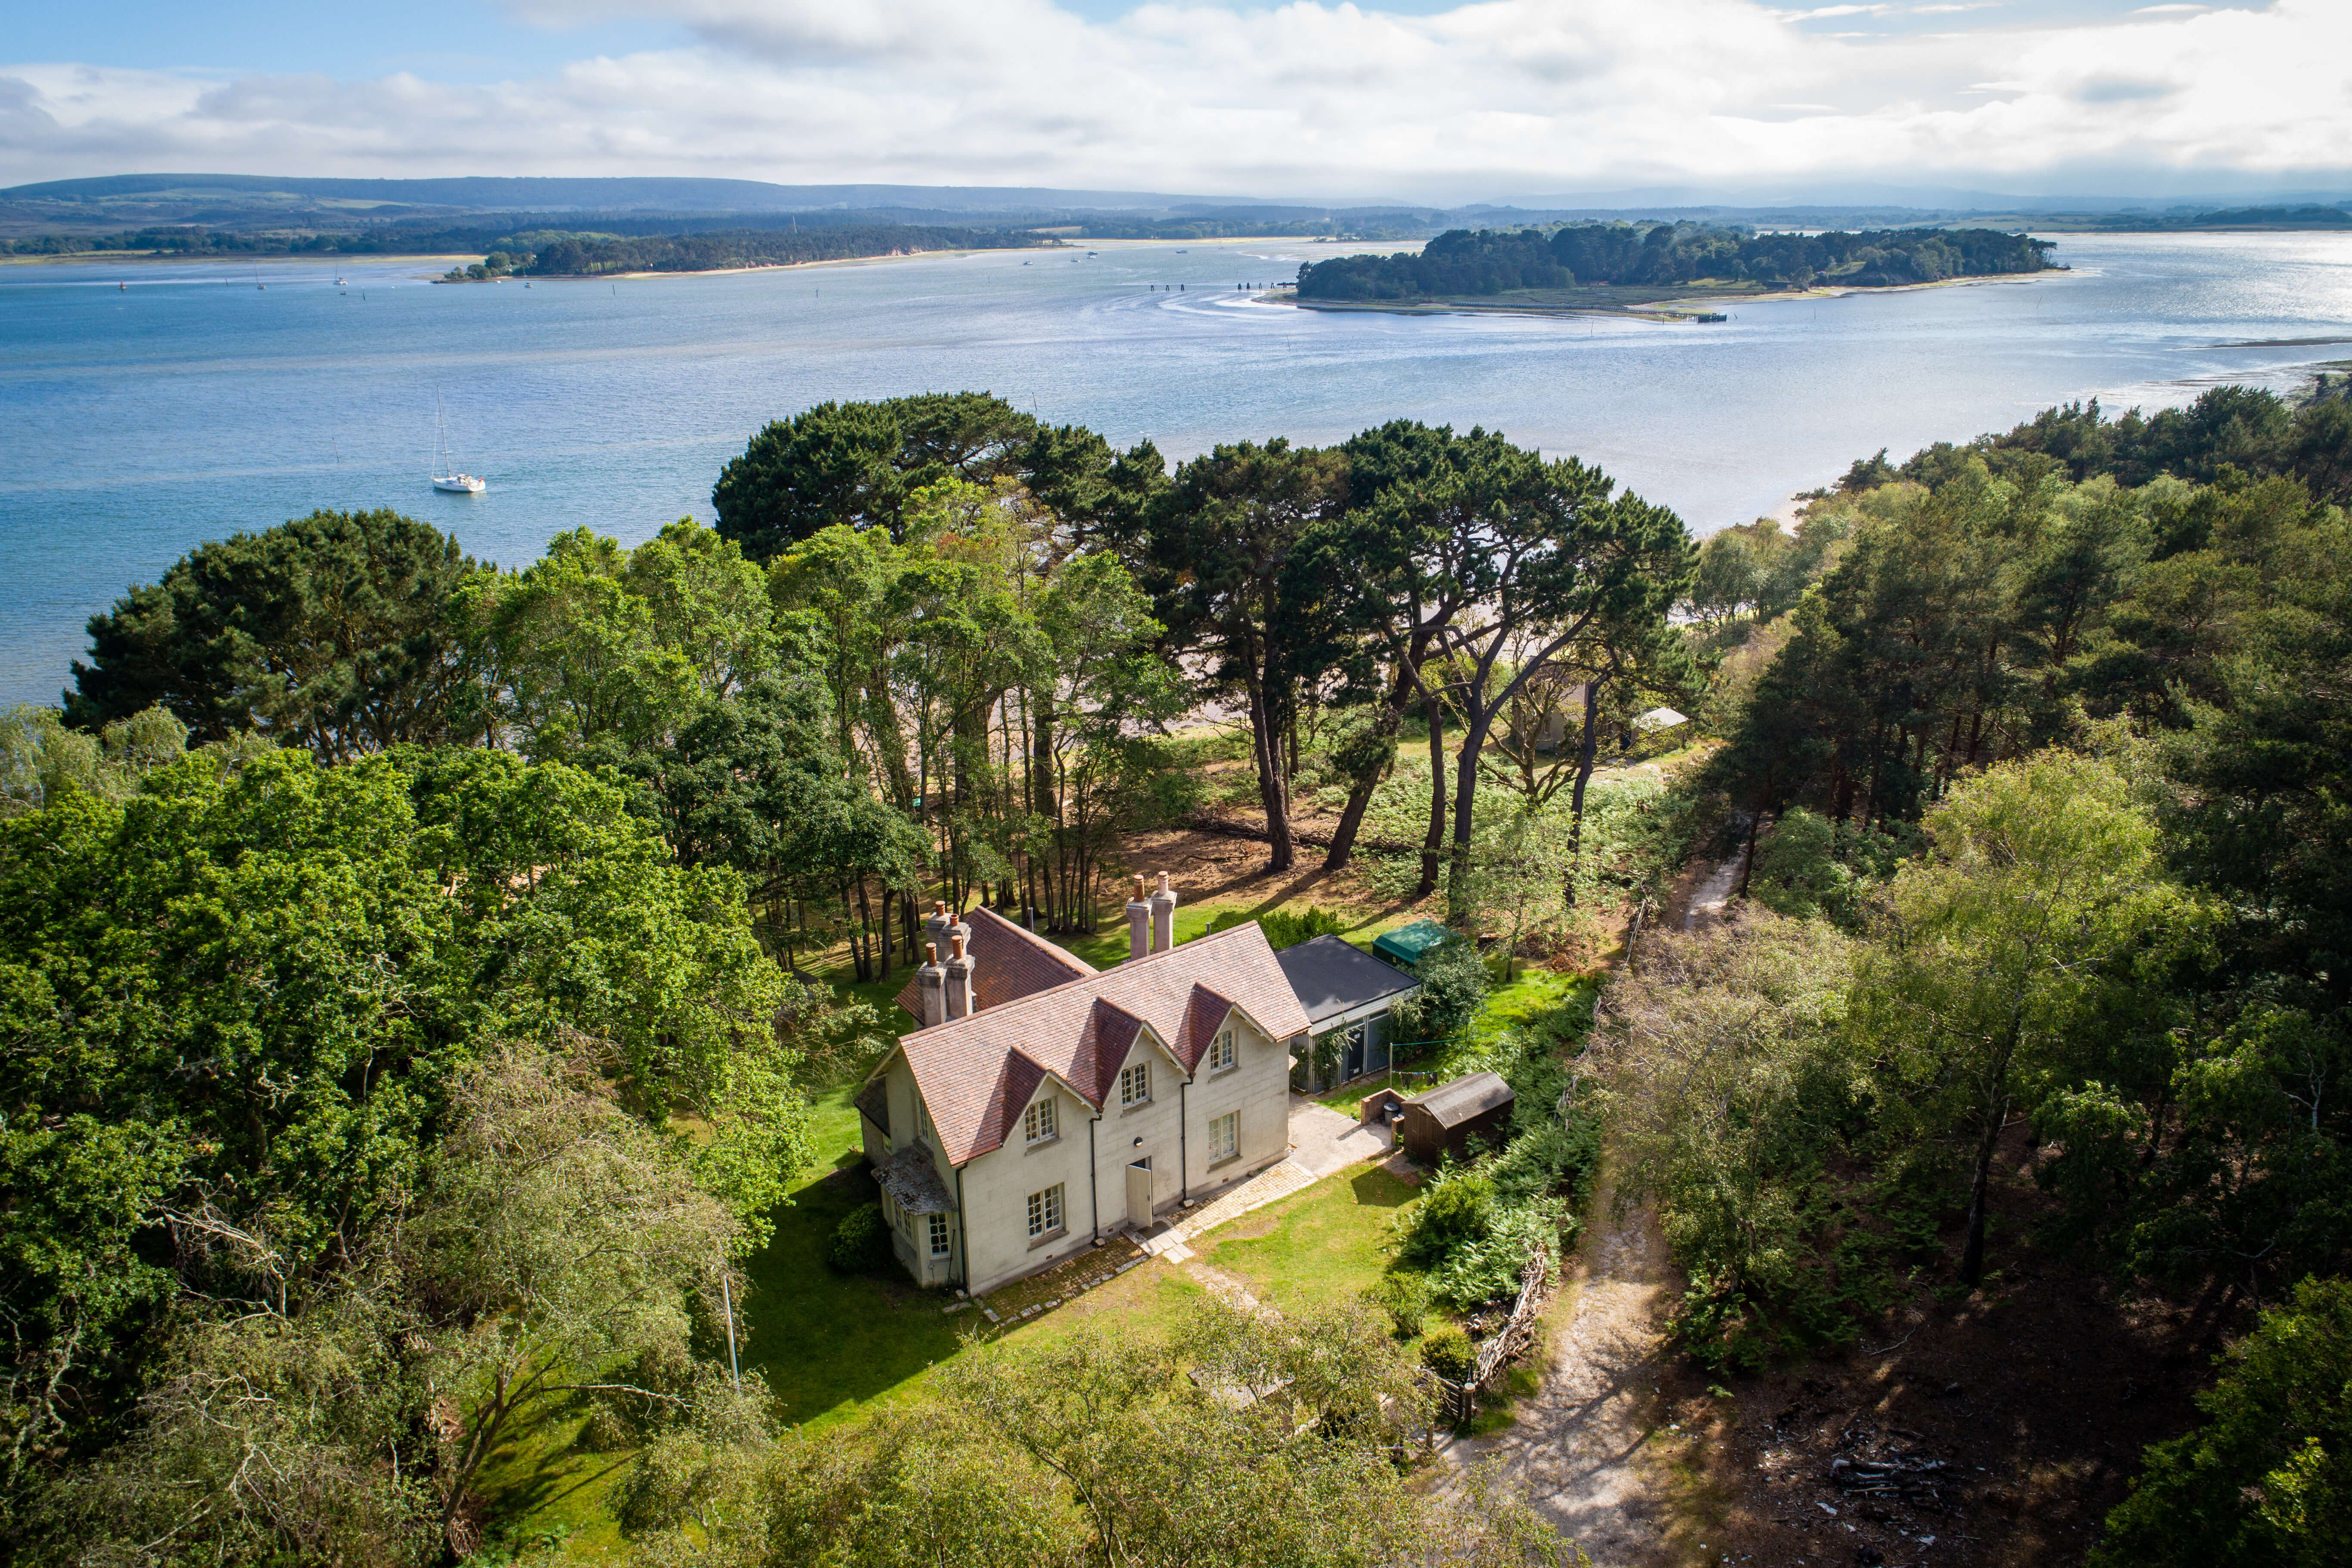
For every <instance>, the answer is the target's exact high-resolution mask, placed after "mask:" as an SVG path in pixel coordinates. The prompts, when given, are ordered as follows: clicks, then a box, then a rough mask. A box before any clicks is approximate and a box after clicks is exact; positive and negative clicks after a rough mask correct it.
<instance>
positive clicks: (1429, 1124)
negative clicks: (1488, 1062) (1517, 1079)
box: [1396, 1072, 1515, 1165]
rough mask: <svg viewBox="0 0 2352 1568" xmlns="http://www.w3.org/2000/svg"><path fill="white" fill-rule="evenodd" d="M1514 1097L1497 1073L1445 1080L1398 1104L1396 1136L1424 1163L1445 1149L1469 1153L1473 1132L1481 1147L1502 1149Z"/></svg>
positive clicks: (1462, 1157) (1459, 1154)
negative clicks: (1450, 1080) (1451, 1080)
mask: <svg viewBox="0 0 2352 1568" xmlns="http://www.w3.org/2000/svg"><path fill="white" fill-rule="evenodd" d="M1514 1098H1515V1097H1514V1096H1513V1095H1512V1093H1511V1086H1510V1085H1509V1084H1507V1083H1505V1082H1504V1081H1503V1079H1502V1078H1501V1076H1500V1075H1499V1074H1496V1073H1491V1072H1474V1073H1472V1074H1471V1075H1470V1076H1469V1077H1467V1078H1457V1079H1454V1081H1453V1082H1452V1083H1441V1084H1439V1085H1438V1086H1437V1087H1436V1088H1435V1089H1428V1090H1425V1091H1424V1092H1423V1093H1420V1094H1416V1095H1414V1096H1412V1098H1411V1099H1409V1100H1405V1101H1404V1102H1403V1103H1402V1105H1400V1106H1399V1107H1398V1108H1397V1119H1396V1131H1397V1142H1400V1143H1402V1144H1403V1145H1404V1147H1405V1150H1406V1152H1409V1153H1410V1154H1412V1157H1413V1158H1414V1159H1415V1160H1418V1161H1419V1162H1420V1163H1423V1164H1424V1165H1434V1164H1436V1163H1437V1162H1438V1160H1439V1158H1440V1157H1441V1156H1442V1155H1446V1154H1451V1155H1453V1156H1454V1158H1455V1159H1457V1160H1466V1159H1468V1158H1469V1157H1470V1141H1471V1140H1472V1139H1473V1138H1475V1139H1477V1140H1478V1142H1479V1144H1480V1146H1481V1147H1483V1148H1486V1149H1499V1148H1501V1147H1502V1146H1503V1142H1504V1141H1505V1139H1507V1137H1508V1136H1509V1129H1510V1124H1511V1102H1512V1100H1513V1099H1514Z"/></svg>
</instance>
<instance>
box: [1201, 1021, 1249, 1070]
mask: <svg viewBox="0 0 2352 1568" xmlns="http://www.w3.org/2000/svg"><path fill="white" fill-rule="evenodd" d="M1241 1059H1242V1058H1241V1043H1240V1041H1239V1040H1238V1039H1236V1038H1235V1037H1234V1026H1232V1025H1231V1024H1228V1025H1226V1026H1224V1027H1223V1028H1222V1029H1219V1030H1218V1031H1217V1037H1216V1038H1215V1039H1213V1040H1211V1041H1210V1042H1209V1070H1210V1071H1211V1072H1230V1071H1232V1070H1233V1068H1234V1066H1235V1065H1236V1064H1237V1063H1239V1062H1240V1060H1241Z"/></svg>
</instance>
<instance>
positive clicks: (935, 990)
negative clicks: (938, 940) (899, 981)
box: [915, 942, 948, 1029]
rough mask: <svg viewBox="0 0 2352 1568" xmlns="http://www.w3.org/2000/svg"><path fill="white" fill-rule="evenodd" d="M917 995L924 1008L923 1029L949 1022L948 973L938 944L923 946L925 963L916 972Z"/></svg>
mask: <svg viewBox="0 0 2352 1568" xmlns="http://www.w3.org/2000/svg"><path fill="white" fill-rule="evenodd" d="M915 994H916V995H917V996H918V997H919V998H920V999H921V1002H922V1006H923V1027H924V1028H926V1029H928V1028H929V1027H930V1026H932V1025H934V1024H944V1023H946V1022H947V1021H948V972H947V969H946V967H945V966H944V965H942V964H941V963H940V950H939V947H938V946H937V944H935V943H931V942H925V943H924V944H923V963H922V965H921V966H920V967H919V968H918V969H917V970H916V971H915Z"/></svg>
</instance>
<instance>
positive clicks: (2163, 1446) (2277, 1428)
mask: <svg viewBox="0 0 2352 1568" xmlns="http://www.w3.org/2000/svg"><path fill="white" fill-rule="evenodd" d="M2229 1362H2230V1365H2229V1370H2228V1371H2227V1372H2226V1373H2223V1375H2222V1377H2221V1381H2220V1382H2219V1383H2217V1384H2214V1385H2213V1386H2212V1387H2211V1388H2210V1389H2209V1390H2207V1391H2206V1392H2205V1393H2203V1394H2199V1395H2198V1396H2197V1405H2198V1407H2199V1408H2200V1410H2202V1411H2203V1412H2204V1413H2205V1425H2204V1426H2201V1427H2200V1428H2198V1429H2197V1430H2196V1431H2194V1432H2190V1433H2189V1434H2187V1435H2186V1436H2179V1437H2175V1438H2173V1439H2172V1440H2171V1441H2170V1442H2168V1443H2158V1444H2156V1445H2155V1446H2154V1447H2150V1448H2149V1449H2148V1450H2147V1466H2146V1468H2145V1469H2144V1470H2143V1471H2142V1472H2141V1474H2140V1477H2139V1479H2137V1480H2136V1481H2134V1482H2133V1483H2132V1492H2131V1495H2130V1496H2129V1497H2127V1498H2126V1499H2125V1500H2123V1502H2122V1503H2121V1504H2120V1505H2118V1506H2117V1507H2116V1510H2115V1511H2114V1512H2112V1513H2110V1514H2108V1515H2107V1528H2106V1540H2105V1542H2103V1543H2102V1544H2101V1546H2100V1548H2099V1550H2098V1551H2097V1552H2095V1553H2094V1554H2093V1556H2092V1559H2091V1561H2092V1563H2094V1564H2095V1568H2122V1565H2123V1564H2126V1563H2135V1564H2137V1563H2147V1564H2152V1565H2158V1568H2168V1565H2170V1564H2176V1563H2178V1564H2182V1565H2184V1568H2185V1565H2186V1564H2189V1563H2197V1564H2200V1565H2203V1564H2211V1565H2213V1568H2252V1565H2253V1564H2256V1563H2261V1564H2265V1565H2267V1564H2273V1563H2275V1564H2279V1565H2281V1568H2304V1565H2305V1564H2310V1565H2311V1568H2318V1565H2319V1564H2321V1563H2336V1562H2341V1561H2342V1560H2343V1558H2342V1555H2341V1554H2342V1552H2343V1550H2344V1542H2346V1541H2347V1539H2352V1281H2347V1280H2343V1279H2327V1280H2316V1279H2312V1280H2305V1282H2304V1283H2303V1284H2301V1285H2299V1286H2297V1287H2296V1288H2295V1292H2294V1298H2293V1299H2292V1300H2290V1301H2288V1302H2287V1303H2286V1304H2284V1305H2283V1306H2278V1307H2273V1308H2272V1309H2271V1310H2269V1311H2267V1312H2265V1313H2263V1320H2262V1322H2261V1324H2260V1325H2259V1326H2258V1327H2256V1329H2255V1330H2254V1331H2253V1332H2252V1334H2249V1335H2248V1336H2247V1337H2246V1339H2245V1341H2244V1342H2242V1344H2240V1345H2238V1346H2237V1347H2236V1348H2235V1349H2234V1350H2232V1351H2231V1352H2230V1357H2229ZM2331 1543H2332V1544H2331Z"/></svg>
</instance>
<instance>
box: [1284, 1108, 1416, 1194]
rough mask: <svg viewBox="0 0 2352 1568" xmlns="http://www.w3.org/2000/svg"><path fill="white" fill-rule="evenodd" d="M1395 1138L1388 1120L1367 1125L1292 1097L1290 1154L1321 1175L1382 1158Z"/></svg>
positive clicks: (1337, 1112)
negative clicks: (1379, 1124) (1386, 1122)
mask: <svg viewBox="0 0 2352 1568" xmlns="http://www.w3.org/2000/svg"><path fill="white" fill-rule="evenodd" d="M1365 1092H1366V1093H1368V1094H1369V1093H1370V1092H1371V1091H1370V1089H1367V1090H1365ZM1392 1137H1393V1134H1392V1133H1391V1131H1389V1129H1388V1127H1387V1125H1386V1124H1385V1123H1383V1124H1382V1125H1381V1126H1378V1127H1367V1126H1365V1125H1364V1124H1363V1123H1362V1122H1360V1121H1357V1120H1356V1119H1355V1118H1354V1117H1352V1116H1345V1115H1342V1114H1340V1113H1339V1111H1336V1110H1332V1109H1330V1108H1329V1107H1328V1106H1324V1105H1318V1104H1316V1103H1315V1102H1314V1101H1313V1100H1309V1099H1307V1097H1306V1096H1305V1095H1302V1094H1294V1095H1292V1096H1291V1097H1290V1157H1291V1158H1292V1159H1293V1160H1296V1161H1297V1162H1298V1163H1300V1164H1301V1165H1304V1166H1306V1167H1307V1169H1308V1170H1309V1171H1311V1172H1313V1173H1315V1174H1317V1175H1318V1176H1328V1175H1329V1174H1330V1173H1332V1172H1334V1171H1339V1170H1345V1169H1346V1168H1347V1167H1348V1166H1349V1165H1352V1164H1354V1163H1357V1162H1358V1161H1359V1160H1377V1159H1379V1158H1381V1156H1382V1155H1384V1154H1386V1153H1387V1152H1389V1143H1390V1141H1391V1138H1392Z"/></svg>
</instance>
